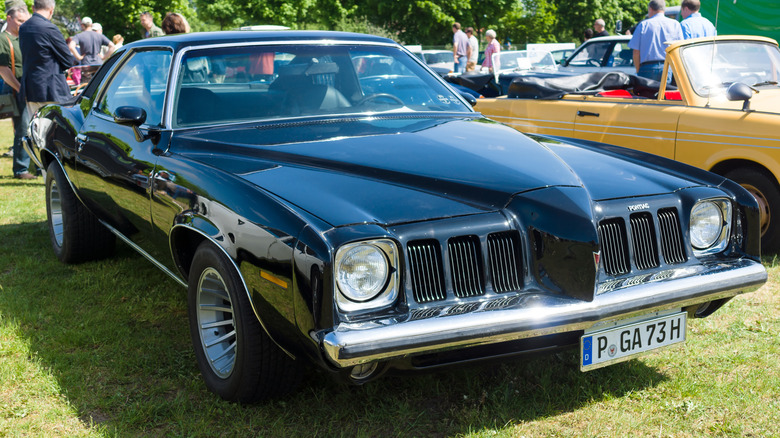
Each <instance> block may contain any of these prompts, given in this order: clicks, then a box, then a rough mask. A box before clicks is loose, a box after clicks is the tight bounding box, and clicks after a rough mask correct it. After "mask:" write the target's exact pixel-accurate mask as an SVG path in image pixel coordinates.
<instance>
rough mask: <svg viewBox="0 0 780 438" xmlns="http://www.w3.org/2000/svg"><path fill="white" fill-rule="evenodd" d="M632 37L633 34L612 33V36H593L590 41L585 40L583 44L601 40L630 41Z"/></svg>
mask: <svg viewBox="0 0 780 438" xmlns="http://www.w3.org/2000/svg"><path fill="white" fill-rule="evenodd" d="M630 39H631V35H610V36H602V37H593V38H591V39H589V40H588V41H585V42H584V43H583V44H588V43H591V42H594V43H595V42H599V41H628V40H630Z"/></svg>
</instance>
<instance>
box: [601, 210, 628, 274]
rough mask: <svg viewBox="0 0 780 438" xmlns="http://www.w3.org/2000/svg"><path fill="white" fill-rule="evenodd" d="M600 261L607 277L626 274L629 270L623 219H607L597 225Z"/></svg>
mask: <svg viewBox="0 0 780 438" xmlns="http://www.w3.org/2000/svg"><path fill="white" fill-rule="evenodd" d="M599 240H600V241H601V260H602V262H603V263H604V270H605V271H606V272H607V274H609V275H621V274H627V273H628V271H630V270H631V264H630V261H629V259H628V239H627V238H626V223H625V222H624V221H623V219H620V218H615V219H607V220H604V221H601V223H600V224H599Z"/></svg>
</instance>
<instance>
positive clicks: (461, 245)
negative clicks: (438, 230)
mask: <svg viewBox="0 0 780 438" xmlns="http://www.w3.org/2000/svg"><path fill="white" fill-rule="evenodd" d="M447 249H448V252H449V259H450V272H451V275H452V287H453V291H454V293H455V296H456V297H459V298H465V297H473V296H477V295H482V294H484V293H485V290H484V287H483V284H484V282H483V280H482V267H481V263H480V261H481V257H480V252H479V238H478V237H477V236H460V237H454V238H452V239H450V240H449V242H448V244H447Z"/></svg>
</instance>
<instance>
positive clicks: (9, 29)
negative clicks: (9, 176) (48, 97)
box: [0, 1, 36, 179]
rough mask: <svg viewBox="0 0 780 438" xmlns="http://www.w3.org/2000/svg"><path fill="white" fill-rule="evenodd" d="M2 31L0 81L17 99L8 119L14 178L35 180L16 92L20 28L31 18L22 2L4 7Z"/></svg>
mask: <svg viewBox="0 0 780 438" xmlns="http://www.w3.org/2000/svg"><path fill="white" fill-rule="evenodd" d="M5 14H6V23H8V24H7V26H6V28H5V31H3V32H2V34H1V35H0V77H2V78H3V81H4V84H3V93H4V94H8V93H12V94H13V96H14V98H16V106H17V108H19V115H18V116H16V117H12V118H11V122H12V123H13V127H14V144H13V147H12V148H11V149H12V153H13V165H12V171H13V173H14V178H18V179H34V178H36V176H35V175H34V174H32V173H30V170H29V168H30V157H29V156H28V155H27V152H26V151H25V150H24V147H23V146H22V136H23V135H24V132H23V126H22V113H23V110H24V99H21V94H20V93H19V91H20V90H21V87H22V82H21V80H22V72H23V65H22V49H21V48H20V47H19V26H21V25H22V23H24V22H25V21H27V20H28V19H29V18H30V11H29V10H27V5H26V4H25V3H24V2H21V1H18V2H13V3H9V4H8V5H7V6H6V11H5Z"/></svg>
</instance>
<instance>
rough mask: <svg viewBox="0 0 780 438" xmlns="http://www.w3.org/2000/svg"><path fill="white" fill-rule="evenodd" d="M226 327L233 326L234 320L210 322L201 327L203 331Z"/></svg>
mask: <svg viewBox="0 0 780 438" xmlns="http://www.w3.org/2000/svg"><path fill="white" fill-rule="evenodd" d="M226 325H233V320H232V319H225V320H223V321H216V322H208V323H204V324H201V325H200V328H201V329H210V328H214V327H224V326H226Z"/></svg>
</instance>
